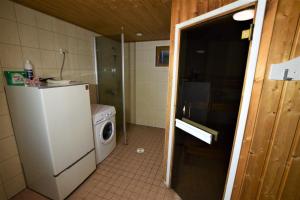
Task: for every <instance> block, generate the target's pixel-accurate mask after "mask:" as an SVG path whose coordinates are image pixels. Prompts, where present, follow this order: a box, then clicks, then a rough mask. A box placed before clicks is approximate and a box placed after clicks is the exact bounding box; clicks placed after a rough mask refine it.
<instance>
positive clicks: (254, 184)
mask: <svg viewBox="0 0 300 200" xmlns="http://www.w3.org/2000/svg"><path fill="white" fill-rule="evenodd" d="M296 2H297V1H296V0H290V1H284V0H281V1H280V2H279V7H278V10H277V14H276V21H275V27H274V30H273V35H272V41H271V47H270V50H269V53H268V62H267V70H266V73H265V80H264V84H263V88H262V94H261V98H260V103H259V108H258V114H257V117H256V121H255V128H254V130H253V137H252V139H251V140H252V144H251V147H250V151H249V154H248V160H247V167H246V172H245V174H244V180H243V182H242V189H241V196H240V198H239V199H255V198H256V196H257V195H258V193H259V191H260V186H261V184H260V183H261V182H263V180H262V178H263V177H264V176H263V169H264V164H265V161H266V158H267V152H268V146H269V145H271V144H272V143H270V141H271V139H272V134H273V133H274V132H273V129H274V126H275V123H276V117H277V118H278V117H279V116H280V114H281V113H279V114H278V109H279V105H280V99H281V95H282V91H283V81H273V80H269V79H268V75H269V69H270V65H271V64H272V63H280V62H282V61H286V60H288V59H289V58H290V53H291V49H292V43H293V38H294V33H295V29H296V27H297V19H298V18H297V17H296V18H295V13H297V10H296V9H297V6H296V5H295V4H296ZM273 178H274V177H273ZM277 184H279V182H278V180H277ZM261 189H262V188H261Z"/></svg>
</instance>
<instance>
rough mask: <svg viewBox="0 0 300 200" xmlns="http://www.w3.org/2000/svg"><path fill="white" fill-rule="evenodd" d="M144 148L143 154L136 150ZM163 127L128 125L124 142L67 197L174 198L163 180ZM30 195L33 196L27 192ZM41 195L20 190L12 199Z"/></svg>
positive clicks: (124, 199) (115, 199)
mask: <svg viewBox="0 0 300 200" xmlns="http://www.w3.org/2000/svg"><path fill="white" fill-rule="evenodd" d="M140 147H142V148H144V149H145V152H144V153H143V154H138V153H137V152H136V149H137V148H140ZM163 147H164V130H163V129H159V128H151V127H146V126H137V125H131V126H129V129H128V145H123V144H122V143H120V144H118V145H117V147H116V149H115V150H114V151H113V152H112V153H111V154H110V155H109V156H108V157H107V158H106V159H105V160H104V161H103V162H102V163H100V164H99V165H98V166H97V169H96V171H95V172H94V173H93V174H92V175H91V176H90V177H89V178H88V179H87V180H86V181H85V182H84V183H83V184H82V185H81V186H80V187H79V188H77V189H76V190H75V191H74V192H73V193H72V194H71V195H70V197H69V198H68V199H71V200H72V199H85V200H89V199H93V200H94V199H95V200H98V199H102V200H178V199H180V197H179V196H178V195H177V194H176V193H175V192H174V191H173V190H171V189H168V188H167V187H166V186H165V185H164V182H163V169H162V161H163ZM30 195H33V196H30ZM32 197H34V198H37V199H38V198H41V200H43V199H45V198H44V197H42V196H40V195H38V194H36V193H34V192H32V191H30V190H24V191H23V192H21V193H19V194H18V195H17V196H15V198H14V200H19V199H22V200H26V199H28V200H29V199H32Z"/></svg>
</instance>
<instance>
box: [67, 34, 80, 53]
mask: <svg viewBox="0 0 300 200" xmlns="http://www.w3.org/2000/svg"><path fill="white" fill-rule="evenodd" d="M77 49H78V47H77V39H75V38H73V37H68V50H69V53H73V54H76V53H77V52H78V50H77Z"/></svg>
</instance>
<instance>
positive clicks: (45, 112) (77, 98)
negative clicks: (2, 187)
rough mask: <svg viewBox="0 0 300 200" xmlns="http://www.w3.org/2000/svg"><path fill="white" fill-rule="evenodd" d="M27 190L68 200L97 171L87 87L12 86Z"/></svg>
mask: <svg viewBox="0 0 300 200" xmlns="http://www.w3.org/2000/svg"><path fill="white" fill-rule="evenodd" d="M6 94H7V100H8V105H9V110H10V114H11V118H12V124H13V129H14V133H15V137H16V141H17V146H18V151H19V154H20V159H21V163H22V167H23V170H24V173H25V179H26V183H27V187H28V188H30V189H32V190H34V191H36V192H38V193H40V194H43V195H45V196H47V197H49V198H51V199H64V198H66V197H67V196H68V195H69V194H70V193H71V192H72V191H73V190H74V189H75V188H76V187H78V186H79V185H80V184H81V183H82V182H83V181H84V180H85V179H86V178H87V177H88V176H89V175H90V174H91V173H92V172H93V171H94V170H95V169H96V162H95V148H94V141H93V129H92V117H91V109H90V97H89V88H88V85H87V84H79V83H77V84H68V85H64V86H62V85H50V86H49V85H48V86H47V85H45V86H39V87H24V86H7V87H6Z"/></svg>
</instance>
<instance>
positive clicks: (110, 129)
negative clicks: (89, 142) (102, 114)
mask: <svg viewBox="0 0 300 200" xmlns="http://www.w3.org/2000/svg"><path fill="white" fill-rule="evenodd" d="M114 134H115V127H114V124H113V122H112V121H107V122H105V123H104V125H103V128H102V131H101V137H100V140H101V142H102V143H104V144H107V143H109V142H110V141H111V140H112V139H113V136H114Z"/></svg>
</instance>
